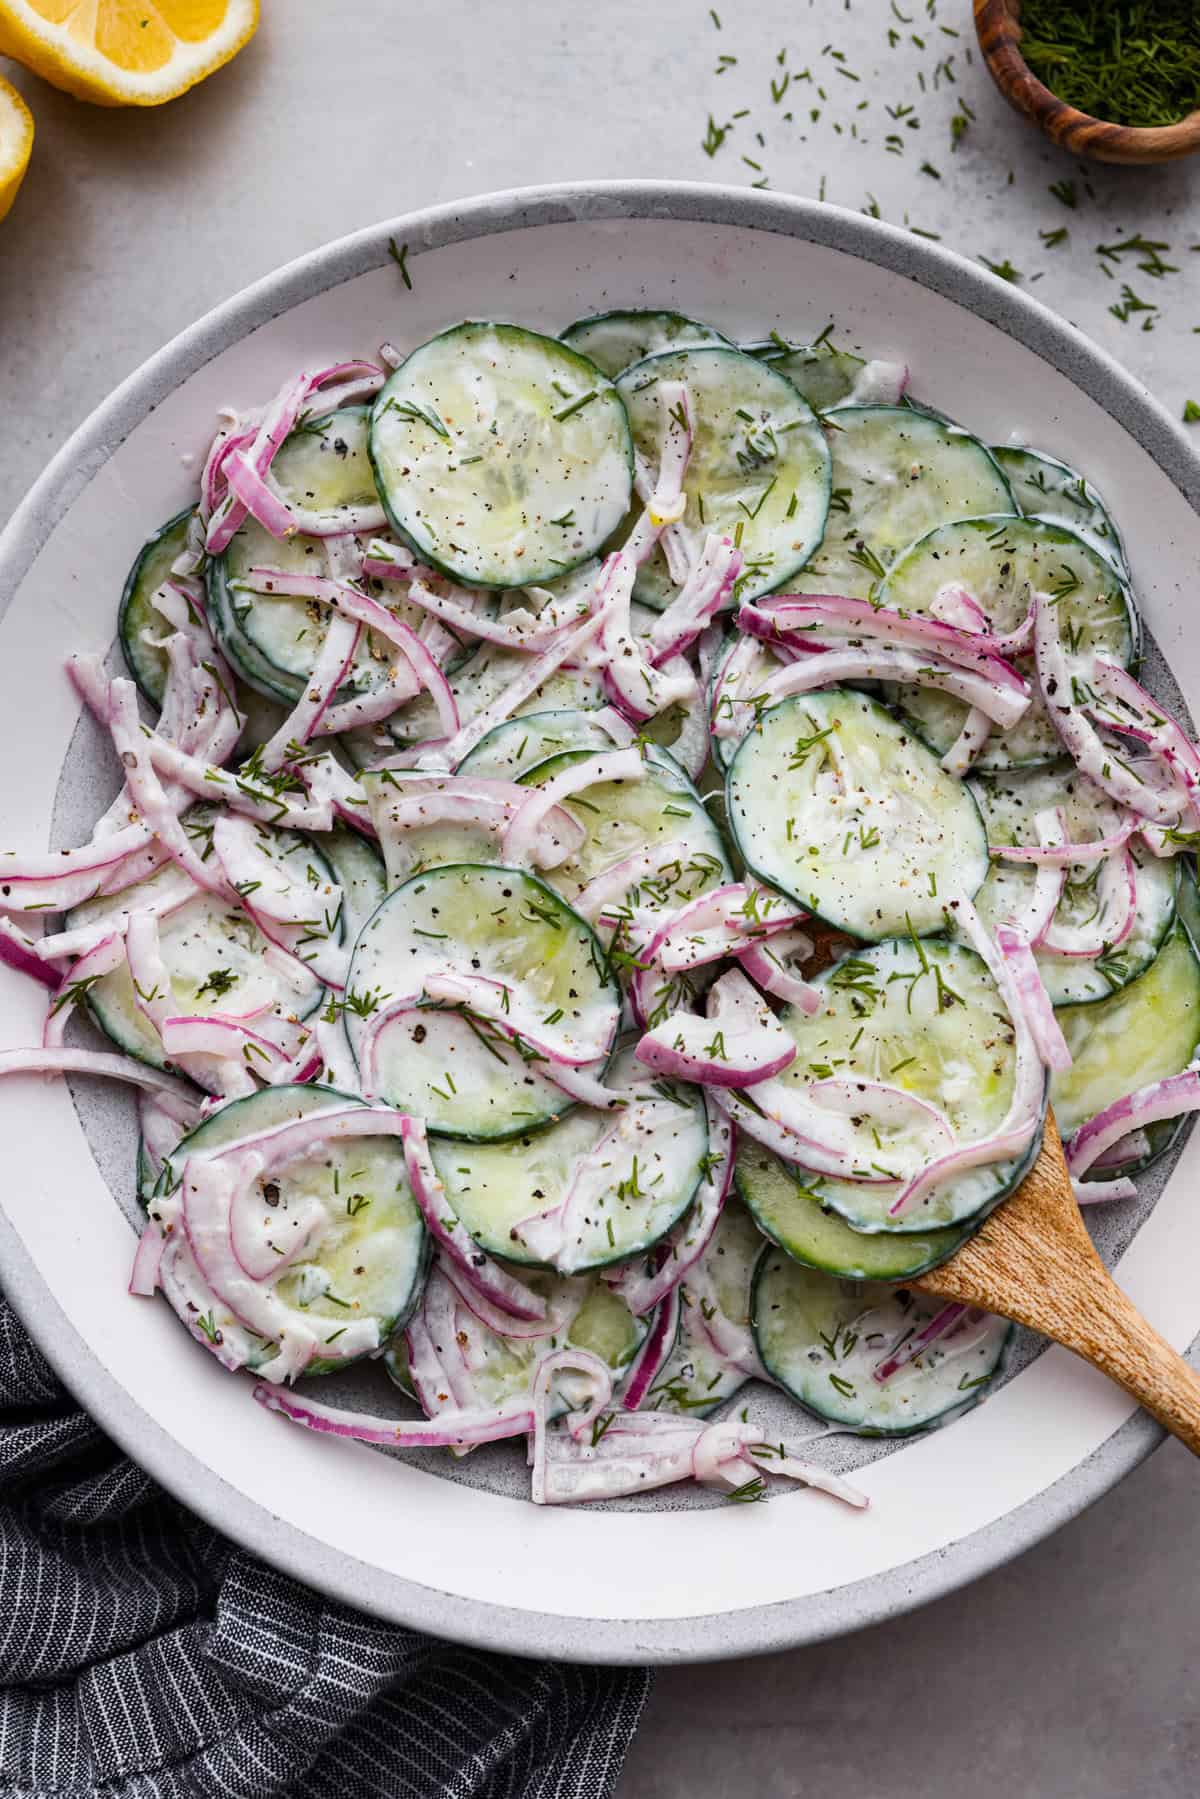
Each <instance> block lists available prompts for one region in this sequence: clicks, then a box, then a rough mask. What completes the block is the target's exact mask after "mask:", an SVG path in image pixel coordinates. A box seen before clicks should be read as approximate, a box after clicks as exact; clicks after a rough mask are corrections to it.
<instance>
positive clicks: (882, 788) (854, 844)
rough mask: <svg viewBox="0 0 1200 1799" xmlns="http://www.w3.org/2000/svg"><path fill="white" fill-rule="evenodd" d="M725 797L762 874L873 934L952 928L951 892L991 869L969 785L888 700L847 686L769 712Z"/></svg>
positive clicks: (743, 751) (739, 837) (973, 889)
mask: <svg viewBox="0 0 1200 1799" xmlns="http://www.w3.org/2000/svg"><path fill="white" fill-rule="evenodd" d="M726 805H727V808H728V814H729V823H730V828H731V830H732V831H733V834H734V838H735V840H736V842H737V846H738V849H739V850H740V851H741V853H742V855H743V856H744V858H745V861H746V866H747V867H748V868H749V869H751V870H752V872H753V873H754V874H756V875H757V876H758V877H759V879H760V880H762V881H766V882H767V883H768V884H769V885H770V886H772V887H778V888H780V889H781V890H782V891H783V892H784V893H787V894H790V895H791V896H792V898H793V899H795V900H797V901H799V903H800V904H801V905H803V906H807V907H809V909H810V910H811V911H813V912H815V913H816V914H817V915H818V916H819V917H820V918H823V919H825V920H826V921H827V923H829V924H832V925H834V926H836V927H837V928H838V929H839V930H843V931H848V932H849V933H850V935H851V936H853V937H861V938H864V939H866V940H867V941H871V942H878V941H879V940H880V939H881V938H885V937H891V936H893V935H895V934H897V933H898V932H900V931H915V932H917V934H918V935H921V936H924V935H926V934H927V933H929V932H931V931H940V930H942V929H943V928H944V924H945V920H944V917H943V907H944V906H945V905H946V903H947V901H948V900H950V899H952V898H954V897H955V896H956V895H958V894H965V895H966V896H967V898H971V897H972V895H974V894H975V893H977V892H978V890H979V888H980V887H981V886H982V885H983V882H984V880H985V878H986V876H987V872H988V853H987V836H986V834H985V832H984V828H983V820H982V819H981V818H980V816H979V808H978V806H977V805H976V803H975V801H974V799H973V798H972V796H971V793H970V791H969V790H968V788H967V787H966V786H965V784H964V783H963V782H962V781H960V780H958V778H957V777H956V776H955V775H951V774H947V773H946V771H945V769H943V768H942V767H940V765H939V764H938V761H937V759H936V757H934V756H933V755H932V754H931V753H930V751H929V750H928V749H926V747H925V745H924V744H923V743H921V742H920V740H919V739H918V738H916V737H914V735H913V733H912V732H911V731H910V730H909V729H908V728H907V727H906V726H905V725H903V724H901V722H900V721H899V720H898V719H897V718H896V717H895V716H894V715H893V714H892V713H891V712H889V711H888V710H887V708H886V707H884V706H881V705H880V704H879V703H878V701H877V700H873V699H870V698H868V696H867V695H866V694H862V693H852V692H850V691H849V690H848V689H845V688H831V689H829V690H827V691H826V692H823V693H812V694H807V695H804V696H803V697H797V698H796V699H791V700H784V701H783V702H782V704H781V705H778V706H772V707H771V708H770V709H769V711H767V712H765V713H764V714H763V716H762V718H761V719H760V720H759V722H758V723H757V724H756V725H755V726H754V728H753V729H752V730H751V731H750V732H749V734H748V735H747V736H746V737H744V738H743V739H742V741H741V743H740V744H739V746H738V750H737V754H736V755H735V756H734V759H733V761H732V763H731V764H730V767H729V774H728V777H727V781H726Z"/></svg>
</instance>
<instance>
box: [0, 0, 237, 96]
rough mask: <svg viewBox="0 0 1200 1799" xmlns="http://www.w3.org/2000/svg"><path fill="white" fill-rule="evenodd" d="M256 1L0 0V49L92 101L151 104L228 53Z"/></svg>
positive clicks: (202, 74) (232, 51) (199, 75)
mask: <svg viewBox="0 0 1200 1799" xmlns="http://www.w3.org/2000/svg"><path fill="white" fill-rule="evenodd" d="M257 25H258V0H0V55H3V56H11V57H12V58H13V59H14V61H16V62H19V63H23V64H24V65H25V67H26V68H27V69H32V70H34V72H35V73H36V74H38V75H41V76H42V77H43V79H44V80H46V81H50V82H53V84H54V86H55V87H61V88H65V89H66V91H67V93H69V94H74V95H75V96H76V97H77V98H78V99H80V100H92V101H94V102H96V104H97V105H100V106H157V105H159V104H160V103H161V102H162V101H163V100H172V99H174V97H175V96H176V94H182V93H184V92H185V91H186V90H187V89H188V88H189V87H194V86H195V85H196V83H197V82H198V81H203V80H204V77H205V76H206V75H211V74H212V72H213V70H214V69H219V68H220V67H221V64H222V63H226V62H228V61H229V59H230V57H231V56H236V55H237V53H238V51H239V50H240V49H241V48H242V45H243V44H245V43H246V42H247V41H248V40H249V39H250V38H251V37H253V35H254V31H255V28H256V27H257Z"/></svg>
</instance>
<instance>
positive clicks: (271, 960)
mask: <svg viewBox="0 0 1200 1799" xmlns="http://www.w3.org/2000/svg"><path fill="white" fill-rule="evenodd" d="M186 818H187V823H188V827H189V830H190V831H191V832H192V833H193V834H194V835H197V836H198V835H199V834H201V833H202V832H203V829H204V818H203V808H201V807H194V808H193V810H192V811H191V812H189V813H188V814H187V815H186ZM259 841H260V844H261V847H262V848H263V849H264V850H266V851H267V853H268V854H270V855H272V856H274V857H276V858H277V859H278V860H280V861H281V863H282V864H283V866H284V867H285V868H286V869H287V871H288V875H289V877H290V878H292V879H296V878H299V879H300V880H303V881H306V882H307V881H308V879H309V870H311V871H312V876H313V881H314V885H313V892H314V907H315V908H319V907H320V905H321V900H320V892H321V889H322V888H326V887H328V886H330V885H331V884H332V883H333V874H332V871H331V870H330V867H329V864H328V863H327V862H326V861H325V858H324V857H323V856H322V855H321V854H320V852H319V851H318V850H317V849H316V848H315V847H314V844H313V842H312V841H311V840H310V839H308V838H304V837H300V836H298V835H297V834H296V833H295V832H294V831H269V830H267V829H266V828H265V827H264V828H263V830H262V833H261V836H260V839H259ZM173 879H174V873H173V865H172V864H170V863H168V864H167V865H166V866H165V867H164V868H162V869H160V870H159V871H158V872H157V873H156V874H153V875H151V876H150V878H149V879H148V880H146V881H142V882H139V883H138V885H137V886H136V887H132V888H126V889H125V890H124V891H123V892H121V893H115V894H112V895H110V896H108V897H107V898H103V899H93V900H87V901H86V902H85V903H84V904H83V905H82V906H77V907H76V908H75V909H74V911H72V912H70V913H69V914H68V915H67V919H66V926H67V929H68V930H74V929H75V928H76V927H78V926H82V925H87V924H95V923H97V922H99V921H100V920H102V919H105V918H114V919H115V918H116V917H117V916H118V915H119V914H120V913H122V912H123V911H125V910H127V909H129V908H130V907H136V906H137V905H138V903H139V896H145V898H146V899H151V898H153V896H154V893H155V891H156V889H157V888H158V887H159V886H160V885H161V883H163V882H164V881H172V880H173ZM341 931H342V926H341V919H340V917H339V918H338V919H337V921H336V923H335V927H334V930H333V931H332V932H331V933H327V932H326V931H325V930H324V927H323V925H322V930H321V934H322V935H323V936H324V935H332V937H333V938H334V940H335V941H339V940H340V938H341ZM159 942H160V945H161V948H162V957H163V962H164V963H165V965H166V970H167V975H168V978H169V980H170V983H171V997H172V998H173V1000H174V1002H175V1010H176V1011H177V1012H179V1013H180V1014H184V1013H197V1012H198V1013H204V1014H207V1013H209V1012H230V1011H233V1012H253V1011H255V1009H256V1008H258V1007H261V1006H269V1007H270V1009H271V1012H272V1014H273V1015H274V1016H275V1017H278V1018H287V1019H293V1018H307V1017H308V1015H309V1014H310V1013H311V1012H313V1011H315V1010H316V1008H317V1006H318V1005H319V1004H320V1003H321V1000H322V998H323V996H324V992H325V989H324V987H323V985H322V983H321V982H320V981H319V980H318V979H317V977H316V976H315V975H313V974H310V973H309V971H308V970H307V969H306V968H305V967H304V965H303V963H301V962H300V961H298V960H297V959H296V958H295V957H292V956H285V955H284V954H282V952H276V951H273V950H272V948H271V946H270V945H269V944H268V943H267V940H266V938H265V937H264V936H263V935H262V932H261V931H260V930H259V928H258V926H257V925H256V924H255V923H254V920H253V919H252V918H250V917H249V915H248V914H247V913H245V912H243V911H242V910H241V909H240V907H236V906H232V905H229V904H227V903H226V901H224V900H222V899H220V898H219V897H218V896H217V895H216V894H212V893H197V894H195V896H194V897H193V898H192V899H189V900H187V901H186V902H185V903H184V904H183V905H182V906H179V907H177V908H176V909H175V910H174V911H172V912H169V913H168V914H167V915H166V916H165V917H164V918H162V919H160V921H159ZM87 1003H88V1007H89V1009H90V1011H91V1013H92V1016H93V1017H94V1018H95V1020H96V1023H97V1024H98V1025H99V1026H100V1028H101V1030H102V1031H104V1032H105V1033H106V1034H107V1035H108V1036H109V1037H111V1038H112V1040H113V1042H114V1043H116V1044H119V1046H120V1047H121V1048H122V1049H123V1050H125V1051H126V1052H127V1053H128V1054H129V1055H131V1056H136V1057H137V1058H138V1059H139V1061H143V1062H149V1063H150V1064H151V1066H152V1067H154V1068H166V1067H168V1066H169V1064H168V1063H167V1061H166V1059H165V1058H164V1056H163V1052H162V1044H161V1041H160V1039H159V1036H158V1033H157V1031H156V1030H155V1029H154V1027H153V1026H152V1025H151V1024H150V1022H149V1020H148V1019H147V1018H146V1017H145V1015H144V1014H143V1013H142V1011H141V1010H140V1009H139V1007H138V1005H137V1002H136V997H135V994H134V990H133V980H132V977H131V976H130V973H129V969H128V968H127V967H126V966H125V965H124V964H122V966H121V967H120V968H117V969H114V970H113V971H112V973H111V974H105V975H101V976H100V978H99V979H98V980H96V981H95V982H93V984H92V985H91V986H90V987H89V988H88V992H87Z"/></svg>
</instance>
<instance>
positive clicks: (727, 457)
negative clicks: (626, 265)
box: [617, 345, 829, 605]
mask: <svg viewBox="0 0 1200 1799" xmlns="http://www.w3.org/2000/svg"><path fill="white" fill-rule="evenodd" d="M663 381H683V382H686V384H687V389H688V394H689V397H690V401H691V415H692V453H691V456H690V458H689V460H688V466H687V474H686V476H685V478H684V492H685V494H686V496H687V510H686V512H685V514H684V517H683V521H682V526H681V528H682V529H683V530H685V531H686V532H687V533H688V535H689V536H690V537H691V538H692V539H694V540H695V542H696V543H697V545H699V544H700V543H701V542H702V541H703V539H704V536H705V535H706V533H708V532H710V531H720V532H725V533H727V534H728V535H729V536H730V537H734V536H736V537H737V539H738V542H739V543H740V546H741V550H742V556H743V558H744V560H743V564H742V573H741V575H740V577H739V579H738V584H737V592H738V597H739V598H741V599H746V600H750V599H754V598H756V597H757V596H758V595H759V594H763V593H768V592H769V591H770V590H771V589H772V588H773V587H778V586H779V585H780V583H781V582H783V581H786V580H787V578H788V576H789V575H790V574H792V572H793V571H794V570H795V569H798V568H800V567H802V565H803V564H804V562H805V561H806V560H807V558H808V557H809V556H810V555H811V554H812V551H813V549H814V548H815V546H816V545H817V544H818V543H819V542H820V541H821V533H822V531H823V530H824V528H825V515H826V510H827V507H828V504H829V451H828V449H827V447H826V444H825V439H824V436H823V435H822V432H821V427H820V425H819V424H818V422H817V420H816V417H815V415H814V413H813V410H812V407H811V406H810V405H809V404H808V402H807V400H804V399H802V398H801V397H800V395H799V394H798V393H797V391H796V389H795V388H794V387H793V386H792V384H791V382H790V381H788V380H786V379H785V377H784V376H782V375H779V374H777V373H776V372H775V371H774V370H773V369H772V368H771V367H770V366H769V365H768V364H766V363H762V362H759V361H757V360H756V359H755V358H754V357H753V356H747V355H746V354H745V353H744V352H743V351H741V350H735V349H732V348H729V349H727V348H724V347H723V346H719V345H718V346H707V347H706V346H703V345H702V346H700V347H699V348H697V349H691V350H674V351H670V352H668V353H667V354H665V355H662V356H651V357H648V358H647V360H646V361H645V362H639V363H635V364H634V366H633V367H632V368H630V369H627V370H626V371H625V373H624V374H623V375H622V376H621V379H620V381H619V382H618V384H617V385H618V387H619V389H620V392H621V395H622V397H623V398H624V400H625V404H626V406H627V407H628V409H629V421H630V424H631V426H632V428H633V436H634V441H635V443H636V445H637V448H638V450H639V451H640V453H641V454H642V456H644V457H645V459H646V461H647V462H648V463H649V464H650V465H651V466H657V462H658V454H659V439H660V437H661V434H662V415H661V409H660V405H659V398H658V390H659V385H660V383H661V382H663ZM634 593H635V595H636V596H637V598H638V599H643V598H644V599H645V600H646V601H647V603H648V604H655V603H657V604H659V605H661V604H662V597H663V596H662V594H661V592H656V591H655V590H654V587H653V582H652V581H650V584H649V590H648V589H647V583H646V582H644V581H643V580H642V579H641V578H640V577H639V582H638V585H637V586H636V587H635V588H634Z"/></svg>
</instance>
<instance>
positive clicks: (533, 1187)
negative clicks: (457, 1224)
mask: <svg viewBox="0 0 1200 1799" xmlns="http://www.w3.org/2000/svg"><path fill="white" fill-rule="evenodd" d="M639 1069H640V1064H639V1063H637V1062H635V1061H634V1060H633V1058H632V1052H631V1051H630V1050H626V1051H624V1052H622V1054H621V1055H620V1056H619V1057H618V1058H617V1061H616V1063H615V1065H614V1067H613V1069H612V1070H611V1072H610V1074H609V1076H608V1082H609V1085H612V1086H615V1087H618V1088H623V1087H625V1086H627V1085H631V1084H633V1083H637V1077H638V1072H639ZM644 1072H645V1071H644V1070H642V1073H643V1074H644ZM633 1092H634V1097H635V1098H637V1097H641V1098H644V1099H648V1100H650V1101H651V1102H653V1109H652V1112H651V1113H649V1114H647V1117H646V1126H645V1129H644V1131H642V1132H640V1133H639V1138H640V1140H642V1141H643V1143H644V1147H643V1149H642V1150H641V1152H640V1154H639V1156H638V1164H637V1169H636V1173H635V1175H634V1178H633V1179H632V1181H630V1179H629V1178H628V1174H627V1170H626V1168H625V1165H624V1163H622V1162H619V1160H618V1158H617V1156H616V1154H615V1152H614V1156H613V1168H614V1174H613V1184H612V1187H611V1189H610V1190H608V1191H606V1192H604V1193H601V1194H599V1195H598V1196H597V1198H596V1199H595V1200H594V1201H593V1202H592V1203H591V1204H590V1205H589V1209H588V1215H587V1217H586V1219H584V1220H583V1221H582V1222H581V1228H580V1232H579V1236H578V1239H577V1240H575V1241H573V1242H572V1243H571V1244H570V1245H569V1246H568V1247H567V1250H566V1252H565V1255H564V1257H563V1258H561V1259H560V1262H559V1266H560V1268H561V1271H562V1272H563V1273H564V1274H583V1273H587V1272H588V1271H589V1270H591V1269H594V1268H603V1267H607V1266H608V1265H609V1264H610V1263H613V1262H621V1261H626V1260H627V1259H628V1258H629V1257H630V1256H635V1255H640V1254H642V1253H643V1252H644V1251H645V1250H647V1249H649V1248H650V1246H651V1245H652V1244H654V1243H657V1242H658V1240H659V1239H660V1238H661V1237H662V1236H664V1235H665V1234H666V1232H667V1231H669V1230H670V1229H671V1226H672V1225H673V1224H675V1223H676V1222H677V1221H678V1220H679V1219H680V1218H681V1217H682V1216H683V1214H684V1212H686V1211H687V1208H688V1206H689V1205H690V1204H691V1203H692V1199H693V1197H694V1196H695V1192H696V1188H697V1186H698V1185H699V1183H700V1178H701V1173H702V1169H703V1164H704V1159H705V1156H706V1155H707V1153H708V1128H707V1125H706V1122H705V1113H704V1106H703V1103H702V1101H701V1099H700V1095H699V1094H698V1093H697V1092H696V1091H695V1089H693V1088H683V1087H681V1088H679V1089H678V1091H677V1099H678V1104H673V1103H669V1102H664V1101H662V1100H660V1099H658V1098H657V1097H656V1095H655V1093H654V1090H653V1089H652V1088H649V1087H647V1086H646V1085H645V1084H644V1082H643V1083H639V1084H637V1085H636V1086H634V1089H633ZM619 1122H620V1121H619V1120H618V1118H616V1117H614V1115H613V1114H612V1113H611V1112H592V1111H589V1110H587V1109H585V1108H584V1107H579V1108H577V1109H576V1110H575V1111H574V1112H572V1113H571V1114H570V1115H569V1116H568V1117H566V1118H562V1119H560V1120H559V1121H558V1122H557V1123H555V1124H551V1125H548V1126H547V1127H546V1128H545V1129H544V1130H540V1131H536V1132H529V1133H526V1134H525V1135H523V1136H520V1137H514V1138H511V1139H510V1140H509V1141H508V1142H505V1143H476V1144H464V1143H449V1142H445V1141H441V1142H439V1141H437V1140H436V1139H435V1141H434V1143H433V1146H432V1147H433V1159H434V1163H435V1165H436V1167H437V1171H438V1174H439V1175H440V1176H441V1178H442V1181H443V1182H444V1184H445V1188H446V1194H447V1197H448V1199H449V1201H450V1204H451V1205H452V1206H453V1208H454V1210H455V1212H456V1214H457V1215H458V1217H459V1218H460V1219H461V1220H462V1222H463V1224H464V1225H465V1226H466V1228H467V1230H468V1231H469V1232H470V1234H471V1236H472V1237H473V1238H474V1239H475V1241H476V1242H477V1243H478V1244H479V1247H480V1248H481V1249H484V1250H487V1251H488V1253H489V1254H490V1255H496V1256H503V1257H505V1258H506V1259H507V1260H509V1261H512V1262H520V1263H528V1264H532V1265H535V1266H536V1265H538V1264H540V1263H541V1262H542V1260H543V1258H542V1257H541V1256H539V1255H538V1254H536V1253H534V1251H532V1250H531V1249H530V1248H529V1246H528V1244H526V1243H525V1242H524V1241H523V1239H522V1237H521V1234H520V1231H519V1230H518V1228H517V1227H518V1226H519V1225H520V1224H521V1223H522V1222H523V1221H525V1220H527V1219H529V1218H533V1217H536V1216H537V1215H538V1214H539V1213H542V1212H547V1211H550V1210H551V1209H552V1208H554V1207H556V1206H559V1205H561V1204H562V1203H563V1201H564V1200H565V1199H566V1197H567V1194H568V1192H569V1190H570V1187H571V1180H572V1176H573V1174H574V1172H575V1170H576V1168H577V1167H578V1165H579V1164H580V1162H582V1161H583V1160H584V1158H585V1157H587V1156H588V1155H589V1153H590V1152H591V1151H592V1150H593V1149H594V1148H595V1146H596V1145H597V1143H599V1142H600V1140H601V1139H602V1138H603V1137H604V1136H606V1134H608V1133H609V1132H611V1131H612V1130H614V1128H618V1126H619Z"/></svg>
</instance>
